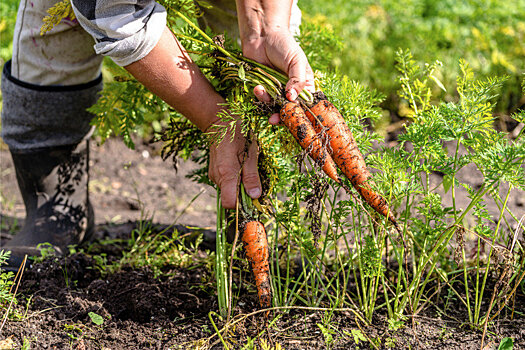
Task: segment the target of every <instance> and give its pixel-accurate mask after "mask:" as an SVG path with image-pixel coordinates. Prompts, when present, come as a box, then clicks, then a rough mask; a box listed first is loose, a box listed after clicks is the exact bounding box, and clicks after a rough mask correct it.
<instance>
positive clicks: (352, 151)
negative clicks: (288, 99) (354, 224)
mask: <svg viewBox="0 0 525 350" xmlns="http://www.w3.org/2000/svg"><path fill="white" fill-rule="evenodd" d="M319 95H320V100H319V101H318V102H317V103H316V104H314V105H313V106H312V107H310V108H309V110H307V111H306V116H307V118H308V119H309V120H310V122H311V124H312V125H313V127H314V130H315V131H316V132H317V133H318V134H321V133H322V132H323V130H324V131H325V132H326V137H328V139H329V144H330V147H328V152H329V154H330V155H331V156H332V158H333V160H334V161H335V163H336V164H337V166H338V167H339V169H341V171H342V172H343V174H345V176H346V177H347V178H348V179H349V180H350V182H351V183H352V185H353V186H354V188H355V189H356V190H357V192H358V193H359V194H360V195H361V197H362V198H363V199H364V200H365V202H366V203H368V204H369V205H370V206H371V207H372V208H374V210H375V211H377V212H378V213H379V214H381V215H383V216H385V217H387V218H388V219H389V220H390V221H391V222H392V223H393V224H394V225H396V227H397V223H396V220H395V219H394V216H393V215H392V213H391V212H390V210H389V208H388V204H387V202H386V200H385V199H384V198H383V197H382V196H381V195H380V194H378V193H376V192H375V191H373V190H372V188H371V186H370V185H371V184H372V180H370V172H369V171H368V169H367V167H366V163H365V160H364V158H363V155H362V154H361V151H359V148H358V147H357V143H356V141H355V139H354V136H353V135H352V132H351V131H350V128H349V127H348V125H347V124H346V122H345V120H344V119H343V116H342V115H341V113H339V111H338V110H337V108H336V107H335V106H334V105H333V104H332V103H331V102H330V101H328V100H327V99H326V97H325V96H324V95H322V94H319Z"/></svg>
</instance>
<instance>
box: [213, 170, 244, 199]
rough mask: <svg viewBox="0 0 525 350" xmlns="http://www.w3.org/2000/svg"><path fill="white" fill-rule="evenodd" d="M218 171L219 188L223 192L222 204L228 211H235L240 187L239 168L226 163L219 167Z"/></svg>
mask: <svg viewBox="0 0 525 350" xmlns="http://www.w3.org/2000/svg"><path fill="white" fill-rule="evenodd" d="M237 165H238V163H237ZM216 171H217V178H218V179H217V186H219V188H220V190H221V204H222V206H223V207H224V208H226V209H234V208H235V204H236V203H237V188H238V187H239V167H238V166H237V167H232V166H231V164H228V163H226V164H221V165H218V166H217V169H216Z"/></svg>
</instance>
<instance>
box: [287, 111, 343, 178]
mask: <svg viewBox="0 0 525 350" xmlns="http://www.w3.org/2000/svg"><path fill="white" fill-rule="evenodd" d="M280 116H281V121H282V122H283V124H284V125H286V127H287V128H288V130H289V131H290V132H291V133H292V135H293V136H294V137H295V139H296V140H297V142H298V143H299V144H300V145H301V147H302V148H303V149H304V150H306V151H307V152H308V154H309V155H310V157H311V158H312V159H313V160H314V161H315V162H316V163H317V165H319V167H320V168H321V169H323V171H324V173H325V174H326V175H328V177H330V178H331V179H332V180H334V181H336V182H338V183H339V182H340V179H339V176H338V175H337V166H336V165H335V163H334V160H333V159H332V157H331V156H330V154H328V152H327V151H326V147H324V145H323V142H322V141H321V138H320V137H319V136H318V135H317V133H316V132H315V129H314V127H313V126H312V123H311V122H310V121H309V120H308V118H307V117H306V114H305V112H304V110H303V108H302V107H301V106H300V105H299V104H298V103H297V102H290V101H286V102H284V105H283V107H282V108H281V112H280Z"/></svg>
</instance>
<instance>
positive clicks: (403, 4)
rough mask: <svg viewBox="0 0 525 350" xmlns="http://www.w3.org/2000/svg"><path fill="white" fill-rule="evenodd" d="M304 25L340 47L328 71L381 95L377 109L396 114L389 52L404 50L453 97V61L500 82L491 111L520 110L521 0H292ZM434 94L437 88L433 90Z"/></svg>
mask: <svg viewBox="0 0 525 350" xmlns="http://www.w3.org/2000/svg"><path fill="white" fill-rule="evenodd" d="M299 5H300V7H301V9H302V10H303V19H304V21H305V22H308V23H313V24H316V25H319V26H321V27H322V28H325V29H326V30H330V31H332V32H333V33H335V34H334V35H337V36H339V37H340V38H341V40H342V47H341V50H340V54H338V55H332V56H333V57H332V59H331V62H330V67H331V68H333V69H336V70H338V71H339V72H340V73H342V74H345V75H348V76H349V77H351V79H354V80H357V81H359V82H361V83H363V84H367V85H369V86H370V87H372V88H375V89H378V90H379V91H381V92H382V93H383V94H385V95H386V96H387V100H386V101H385V102H384V104H383V107H384V108H387V109H389V110H391V111H396V112H399V114H401V115H403V108H402V107H403V105H402V104H400V101H398V100H397V99H396V98H395V92H396V91H397V90H398V89H399V86H398V83H397V80H396V77H397V71H396V68H395V52H396V51H397V50H398V49H410V51H411V52H412V54H413V56H414V58H415V59H416V60H417V61H420V62H433V61H435V60H439V61H440V62H442V63H443V67H445V68H441V69H439V70H438V71H436V78H438V79H439V80H440V81H441V82H442V83H443V85H444V87H445V88H446V90H447V92H442V93H441V95H439V94H437V95H435V96H436V97H438V98H445V99H453V98H455V85H456V81H455V79H456V76H458V73H459V64H458V62H459V59H460V58H463V59H465V60H466V61H467V62H468V63H469V64H470V67H471V68H472V69H473V71H474V74H475V75H476V76H477V77H479V78H483V77H489V76H496V75H497V76H502V75H508V76H509V77H510V79H509V80H508V81H507V82H505V84H504V85H503V87H502V90H501V95H500V97H499V100H498V105H497V107H496V110H497V111H498V112H502V113H505V114H508V113H511V112H514V111H515V110H516V109H517V108H518V107H520V106H523V104H524V103H525V100H524V98H523V94H522V92H521V88H520V84H521V81H522V80H523V78H524V74H525V1H523V0H508V1H506V0H459V1H458V0H439V1H437V0H405V1H397V0H376V1H372V0H352V1H346V0H331V1H316V0H299ZM436 88H438V86H436Z"/></svg>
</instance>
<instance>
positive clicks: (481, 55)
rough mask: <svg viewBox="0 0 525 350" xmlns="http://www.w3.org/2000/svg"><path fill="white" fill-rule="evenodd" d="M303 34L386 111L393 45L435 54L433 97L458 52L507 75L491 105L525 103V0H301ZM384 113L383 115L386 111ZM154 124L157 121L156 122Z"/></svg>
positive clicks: (487, 70) (6, 37) (316, 53)
mask: <svg viewBox="0 0 525 350" xmlns="http://www.w3.org/2000/svg"><path fill="white" fill-rule="evenodd" d="M299 6H300V7H301V9H302V13H303V26H302V32H301V35H302V38H301V42H302V43H303V45H304V46H305V51H306V52H307V54H308V56H309V59H310V61H311V63H312V66H313V67H314V69H316V68H317V69H321V70H335V71H337V72H338V73H341V74H344V75H347V76H348V77H349V78H350V79H352V80H355V81H359V82H360V83H361V84H364V85H367V86H369V87H371V88H373V89H377V90H378V91H379V92H381V93H382V94H384V95H385V96H386V99H385V101H384V102H383V104H382V108H384V109H385V110H388V111H389V112H390V113H387V112H385V115H388V114H390V116H391V118H392V119H397V117H403V116H406V115H409V114H410V113H411V111H410V110H409V109H408V107H407V105H406V103H405V102H404V101H402V100H399V98H398V97H396V92H397V91H398V90H399V84H398V80H397V79H396V78H397V76H398V72H397V70H396V67H395V52H396V51H397V50H398V49H410V51H411V52H412V54H413V56H414V58H415V59H416V60H417V61H419V62H433V61H435V60H439V61H440V62H441V63H443V67H441V68H439V69H437V70H436V72H435V77H436V79H437V80H439V81H440V82H441V83H442V84H443V87H444V88H445V89H446V92H445V91H443V90H441V91H440V87H439V84H436V85H435V90H436V91H433V94H434V96H435V97H436V99H445V100H455V99H456V98H457V93H456V92H455V85H456V81H455V79H456V76H458V74H459V73H460V72H459V64H458V62H459V59H460V58H463V59H465V60H466V61H467V62H468V63H469V65H470V67H471V68H472V69H473V71H474V74H475V75H476V76H477V77H479V78H484V77H490V76H503V75H507V76H509V77H510V78H509V79H508V80H507V81H506V82H505V83H504V85H503V87H502V88H501V91H500V96H499V98H498V103H497V106H496V111H497V112H498V113H500V114H504V115H508V114H511V113H513V112H515V111H516V110H517V109H518V108H520V107H523V105H524V104H525V98H524V96H523V93H522V90H521V82H522V81H523V79H524V77H525V1H523V0H460V1H457V0H439V1H437V0H405V1H398V0H375V1H373V0H352V1H346V0H330V1H318V0H299ZM17 7H18V1H17V0H3V1H1V2H0V15H1V16H0V18H1V19H0V63H2V64H3V63H4V62H5V61H6V60H8V59H9V57H10V55H11V50H12V44H11V41H12V35H13V31H14V26H15V20H16V12H17ZM387 119H388V118H387ZM157 128H158V127H157Z"/></svg>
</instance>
